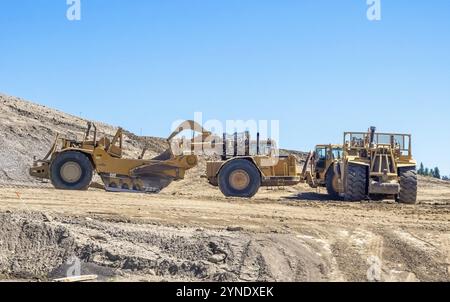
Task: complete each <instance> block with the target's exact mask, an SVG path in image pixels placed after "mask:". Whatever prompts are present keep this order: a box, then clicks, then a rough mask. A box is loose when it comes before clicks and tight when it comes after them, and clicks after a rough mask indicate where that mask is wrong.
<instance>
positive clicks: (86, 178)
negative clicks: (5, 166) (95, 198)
mask: <svg viewBox="0 0 450 302" xmlns="http://www.w3.org/2000/svg"><path fill="white" fill-rule="evenodd" d="M92 128H93V137H92V139H90V137H91V129H92ZM186 129H191V130H193V131H199V132H202V135H203V137H207V136H209V134H210V133H209V132H207V131H204V129H203V128H202V127H201V126H200V125H198V124H197V123H195V122H193V121H186V122H184V123H182V124H181V125H180V127H179V128H177V130H176V131H175V132H174V133H172V135H170V137H169V139H168V142H169V149H168V150H167V151H165V152H164V153H162V154H161V155H159V156H157V157H155V158H153V159H150V160H144V159H143V157H144V153H145V149H144V151H143V153H142V155H141V156H140V158H139V159H126V158H123V157H122V152H123V130H122V129H120V128H119V129H118V130H117V133H116V135H115V136H114V138H113V139H112V140H110V139H108V138H107V137H103V138H100V139H98V138H97V128H96V126H95V125H93V124H91V123H89V124H88V128H87V131H86V135H85V137H84V139H83V140H82V141H76V140H71V139H67V138H59V136H58V137H57V138H56V140H55V142H54V144H53V146H52V148H51V149H50V151H49V152H48V154H47V155H46V156H45V157H44V159H42V160H38V161H35V162H34V164H33V167H32V168H31V169H30V175H31V176H33V177H36V178H39V179H49V180H51V182H52V184H53V186H54V187H55V188H57V189H64V190H86V189H88V188H89V186H90V184H91V182H92V178H93V174H94V172H95V173H97V174H98V175H100V177H101V179H102V181H103V183H104V185H105V189H106V190H107V191H112V192H159V191H161V190H162V189H163V188H165V187H167V186H168V185H169V184H170V183H171V182H172V181H177V180H180V179H183V178H184V175H185V172H186V171H187V170H189V169H191V168H193V167H195V166H196V165H197V163H198V158H197V156H196V155H195V154H193V152H190V151H187V152H184V153H182V154H180V155H175V154H174V152H173V150H172V139H173V138H174V137H175V136H176V135H178V134H179V133H180V132H182V131H183V130H186ZM181 147H182V146H181ZM181 149H182V148H181Z"/></svg>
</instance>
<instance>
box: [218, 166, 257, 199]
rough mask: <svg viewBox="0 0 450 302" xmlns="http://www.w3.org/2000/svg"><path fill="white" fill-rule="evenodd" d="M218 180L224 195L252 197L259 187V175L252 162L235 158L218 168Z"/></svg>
mask: <svg viewBox="0 0 450 302" xmlns="http://www.w3.org/2000/svg"><path fill="white" fill-rule="evenodd" d="M218 182H219V188H220V191H221V192H222V193H223V195H225V196H226V197H243V198H252V197H253V196H255V195H256V193H257V192H258V190H259V188H260V187H261V175H260V173H259V171H258V169H257V168H256V166H255V165H254V164H253V163H252V162H250V161H248V160H245V159H236V160H232V161H230V162H228V163H226V164H225V166H224V167H223V168H222V169H221V170H220V172H219V178H218Z"/></svg>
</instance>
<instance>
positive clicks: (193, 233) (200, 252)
mask: <svg viewBox="0 0 450 302" xmlns="http://www.w3.org/2000/svg"><path fill="white" fill-rule="evenodd" d="M0 226H1V229H0V243H1V244H0V252H1V253H0V275H2V276H3V278H13V279H39V280H49V279H53V278H61V277H66V276H71V275H73V274H97V275H99V277H100V279H103V280H105V279H106V280H110V279H111V278H112V279H120V278H127V279H130V278H146V279H150V280H178V281H180V280H185V281H311V280H325V279H326V275H325V274H326V273H327V272H328V271H329V270H330V264H329V263H326V262H324V260H323V259H322V258H321V257H319V256H318V253H319V252H321V250H320V249H318V250H314V249H310V248H307V247H305V246H304V245H303V244H301V243H294V242H293V241H292V237H293V236H292V235H282V236H281V235H278V236H276V235H258V237H257V238H255V237H253V236H250V235H249V234H243V233H233V232H229V231H213V230H204V229H192V228H183V229H180V228H174V227H172V228H170V227H163V226H158V225H153V226H151V227H149V226H148V225H139V224H126V223H111V222H101V221H97V220H92V219H90V220H87V219H86V218H70V217H55V218H50V217H49V216H48V215H42V214H39V213H32V214H30V213H15V214H13V213H5V214H0ZM286 256H289V260H288V259H287V258H286ZM299 272H301V273H299ZM289 276H293V277H294V276H295V279H292V278H293V277H289Z"/></svg>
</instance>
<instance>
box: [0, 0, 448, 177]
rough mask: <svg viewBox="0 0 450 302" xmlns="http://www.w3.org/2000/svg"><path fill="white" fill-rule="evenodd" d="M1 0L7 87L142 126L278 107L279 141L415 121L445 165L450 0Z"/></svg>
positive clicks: (422, 147)
mask: <svg viewBox="0 0 450 302" xmlns="http://www.w3.org/2000/svg"><path fill="white" fill-rule="evenodd" d="M81 5H82V6H81V20H80V21H69V20H68V19H67V18H66V11H67V8H68V6H67V4H66V0H1V1H0V92H3V93H6V94H11V95H15V96H20V97H23V98H26V99H30V100H32V101H35V102H38V103H41V104H44V105H48V106H51V107H55V108H57V109H61V110H63V111H66V112H69V113H72V114H76V115H80V114H81V116H83V117H85V118H90V119H95V120H100V121H105V122H109V123H111V124H113V125H121V126H123V127H125V128H128V129H130V130H132V131H134V132H136V133H137V134H140V133H141V131H142V134H144V135H154V136H167V135H168V134H169V132H170V129H169V127H170V126H171V124H172V122H173V121H174V120H177V119H190V118H193V114H194V112H195V111H201V112H203V115H204V119H219V120H223V121H225V120H228V119H243V120H247V119H256V120H260V119H268V120H279V121H280V127H281V129H280V130H281V138H280V144H281V146H282V147H284V148H291V149H300V150H310V149H312V148H313V147H314V145H315V144H317V143H328V142H333V143H340V142H341V141H342V132H343V131H345V130H355V131H364V130H366V129H367V128H368V127H369V126H371V125H375V126H377V127H378V128H379V130H380V131H395V132H408V133H412V134H413V152H414V155H415V157H416V158H417V159H418V160H419V161H423V162H424V163H425V164H426V165H427V166H430V167H431V166H433V167H434V166H439V167H440V168H441V170H443V172H444V173H445V174H450V153H449V152H448V150H450V120H449V113H450V1H448V0H433V1H424V0H422V1H419V0H381V20H380V21H375V22H374V21H369V20H368V19H367V16H366V11H367V9H368V5H367V3H366V0H341V1H336V0H305V1H303V0H127V1H124V0H81Z"/></svg>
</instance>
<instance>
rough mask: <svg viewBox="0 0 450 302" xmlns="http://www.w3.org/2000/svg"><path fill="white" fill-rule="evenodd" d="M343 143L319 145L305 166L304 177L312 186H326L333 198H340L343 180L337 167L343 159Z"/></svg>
mask: <svg viewBox="0 0 450 302" xmlns="http://www.w3.org/2000/svg"><path fill="white" fill-rule="evenodd" d="M342 155H343V149H342V145H332V144H328V145H317V146H316V148H315V151H312V152H311V153H310V154H309V156H308V158H307V159H306V162H305V164H304V167H303V171H302V178H303V180H304V181H305V182H306V183H308V184H309V185H310V186H311V187H312V188H317V187H325V188H326V189H327V192H328V194H329V195H330V196H331V197H332V198H333V199H338V198H339V197H340V196H339V194H340V192H342V191H343V189H342V182H341V180H340V178H339V174H338V173H337V172H336V169H338V168H339V163H340V161H341V159H342Z"/></svg>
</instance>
